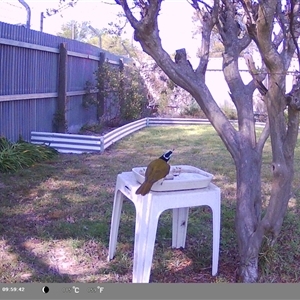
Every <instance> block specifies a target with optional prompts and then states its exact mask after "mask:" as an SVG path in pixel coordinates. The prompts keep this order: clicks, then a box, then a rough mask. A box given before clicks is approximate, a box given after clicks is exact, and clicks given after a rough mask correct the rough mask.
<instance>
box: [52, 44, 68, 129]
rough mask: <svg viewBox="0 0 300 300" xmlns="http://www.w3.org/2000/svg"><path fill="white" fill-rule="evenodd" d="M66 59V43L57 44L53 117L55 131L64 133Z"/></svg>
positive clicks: (65, 126)
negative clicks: (56, 85) (55, 94)
mask: <svg viewBox="0 0 300 300" xmlns="http://www.w3.org/2000/svg"><path fill="white" fill-rule="evenodd" d="M67 61H68V53H67V48H66V43H61V44H60V45H59V64H58V98H57V111H56V116H55V117H54V124H55V127H56V130H57V132H60V133H65V132H66V128H67V124H66V102H67Z"/></svg>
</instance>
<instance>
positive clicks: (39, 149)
mask: <svg viewBox="0 0 300 300" xmlns="http://www.w3.org/2000/svg"><path fill="white" fill-rule="evenodd" d="M57 153H58V152H57V150H55V149H54V148H52V147H49V146H47V145H34V144H31V143H28V142H25V141H23V140H19V141H18V142H16V143H11V142H10V141H8V140H7V139H6V138H5V137H1V138H0V172H3V173H4V172H15V171H17V170H19V169H22V168H26V167H30V166H32V165H33V164H34V163H37V162H42V161H45V160H48V159H51V158H53V157H55V156H56V155H57Z"/></svg>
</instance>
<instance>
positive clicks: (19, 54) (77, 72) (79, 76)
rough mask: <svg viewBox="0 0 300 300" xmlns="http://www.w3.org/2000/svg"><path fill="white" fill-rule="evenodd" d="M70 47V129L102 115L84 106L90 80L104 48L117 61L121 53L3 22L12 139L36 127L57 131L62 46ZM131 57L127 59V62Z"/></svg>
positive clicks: (6, 123)
mask: <svg viewBox="0 0 300 300" xmlns="http://www.w3.org/2000/svg"><path fill="white" fill-rule="evenodd" d="M61 43H65V44H66V48H67V54H68V56H67V76H66V77H67V90H66V92H67V95H68V97H67V112H66V118H67V121H69V122H70V123H69V124H67V125H68V127H70V130H74V128H77V129H78V128H80V127H81V126H82V125H84V124H86V123H90V122H92V121H97V120H96V108H95V107H90V108H89V109H84V108H83V106H82V97H83V94H84V88H85V84H86V82H87V81H90V82H91V83H94V84H95V83H96V82H95V76H94V72H95V71H96V70H97V68H98V61H99V57H100V52H102V53H103V52H104V53H105V55H106V58H107V59H108V60H109V61H110V62H111V63H116V64H117V63H118V62H119V59H120V57H118V56H116V55H114V54H111V53H109V52H107V51H104V50H103V49H100V48H98V47H95V46H92V45H89V44H85V43H81V42H78V41H75V40H70V39H66V38H62V37H58V36H53V35H50V34H46V33H43V32H39V31H34V30H29V29H26V28H24V27H22V26H17V25H11V24H6V23H3V22H0V134H1V135H4V136H6V137H7V138H8V139H10V140H11V141H16V140H17V139H18V138H19V135H22V137H23V138H24V139H26V140H27V139H30V132H31V131H49V132H51V131H53V128H54V127H53V124H52V123H53V121H54V122H55V113H56V110H57V100H58V98H57V97H58V86H59V78H58V74H59V46H60V44H61ZM128 61H129V59H127V58H124V62H128Z"/></svg>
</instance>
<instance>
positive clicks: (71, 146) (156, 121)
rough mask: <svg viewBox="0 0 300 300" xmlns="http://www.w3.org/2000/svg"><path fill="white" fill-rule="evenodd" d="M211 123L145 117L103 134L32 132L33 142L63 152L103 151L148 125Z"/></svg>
mask: <svg viewBox="0 0 300 300" xmlns="http://www.w3.org/2000/svg"><path fill="white" fill-rule="evenodd" d="M197 124H210V122H209V121H208V120H206V119H188V118H143V119H140V120H137V121H135V122H131V123H129V124H126V125H124V126H121V127H119V128H117V129H115V130H113V131H111V132H109V133H107V134H105V135H103V136H90V135H76V134H60V133H49V132H32V133H31V142H32V143H33V144H46V145H48V146H51V147H53V148H55V149H56V150H58V151H59V152H61V153H77V154H79V153H85V152H86V153H92V152H99V153H100V152H103V151H104V150H105V149H106V148H108V147H109V146H110V145H112V144H113V143H115V142H117V141H119V140H120V139H122V138H123V137H125V136H127V135H129V134H131V133H134V132H136V131H138V130H140V129H142V128H144V127H147V126H163V125H197Z"/></svg>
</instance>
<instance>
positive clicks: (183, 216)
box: [108, 172, 221, 283]
mask: <svg viewBox="0 0 300 300" xmlns="http://www.w3.org/2000/svg"><path fill="white" fill-rule="evenodd" d="M139 186H140V184H139V183H138V182H137V181H136V179H135V177H134V174H133V173H132V172H123V173H121V174H118V176H117V182H116V188H115V197H114V204H113V211H112V219H111V230H110V239H109V253H108V260H111V259H113V257H114V254H115V251H116V246H117V237H118V230H119V225H120V217H121V210H122V205H123V199H124V196H126V197H127V198H128V199H129V200H131V201H132V202H133V203H134V205H135V209H136V221H135V239H134V258H133V277H132V282H133V283H138V282H139V283H148V282H149V278H150V271H151V266H152V260H153V251H154V244H155V238H156V231H157V224H158V219H159V216H160V215H161V213H162V212H163V211H165V210H167V209H173V224H172V247H173V248H181V247H182V248H184V247H185V241H186V232H187V225H188V214H189V207H195V206H201V205H208V206H209V207H211V210H212V217H213V255H212V275H213V276H215V275H216V274H217V271H218V261H219V243H220V222H221V193H220V189H219V188H218V187H217V186H216V185H214V184H212V183H210V184H209V186H208V187H207V188H202V189H194V190H184V191H164V192H154V191H150V192H149V193H148V194H147V195H145V196H141V195H136V194H135V191H136V190H137V189H138V187H139Z"/></svg>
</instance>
